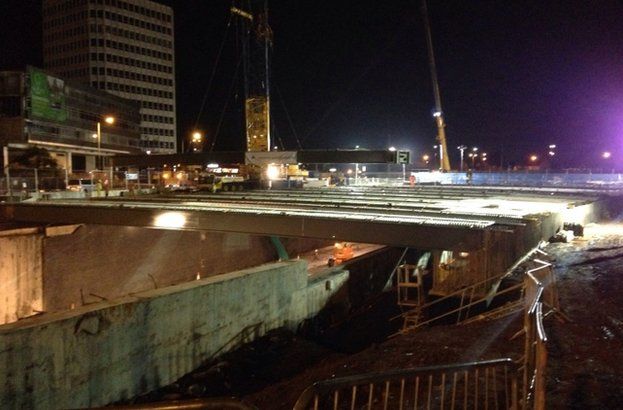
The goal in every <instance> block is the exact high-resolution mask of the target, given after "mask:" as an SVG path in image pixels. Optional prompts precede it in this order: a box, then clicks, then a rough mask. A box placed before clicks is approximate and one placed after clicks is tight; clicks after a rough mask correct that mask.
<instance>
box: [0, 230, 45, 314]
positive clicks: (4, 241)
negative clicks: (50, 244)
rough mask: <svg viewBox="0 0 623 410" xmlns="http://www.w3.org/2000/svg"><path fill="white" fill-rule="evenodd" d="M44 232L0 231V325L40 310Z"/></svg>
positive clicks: (41, 308)
mask: <svg viewBox="0 0 623 410" xmlns="http://www.w3.org/2000/svg"><path fill="white" fill-rule="evenodd" d="M42 248H43V233H42V232H41V230H40V229H38V228H19V229H9V230H0V325H2V324H4V323H10V322H14V321H16V320H18V319H21V318H25V317H28V316H31V315H34V314H36V313H37V311H41V310H43V265H42Z"/></svg>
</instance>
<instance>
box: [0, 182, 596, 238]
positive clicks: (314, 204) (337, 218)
mask: <svg viewBox="0 0 623 410" xmlns="http://www.w3.org/2000/svg"><path fill="white" fill-rule="evenodd" d="M594 199H595V198H594V197H589V196H585V195H581V194H575V195H571V194H569V193H564V194H556V195H550V193H545V192H544V193H538V192H536V193H535V192H530V193H526V192H517V191H510V192H509V191H507V190H504V191H500V190H491V191H483V190H481V189H471V190H469V189H462V190H456V189H451V188H440V187H424V188H421V187H418V188H415V189H414V188H382V189H381V188H376V189H371V188H363V189H361V188H358V189H354V188H348V189H314V190H287V191H286V190H275V191H252V192H244V193H242V192H240V193H219V194H182V195H175V196H139V197H135V198H127V197H124V198H91V199H81V200H50V201H39V202H22V203H18V204H5V205H3V206H2V207H0V212H1V213H2V215H3V216H4V217H5V218H6V219H8V220H11V221H18V222H30V223H33V222H36V223H45V224H75V223H87V224H89V223H90V224H105V225H126V226H139V227H148V228H159V229H181V230H209V231H220V232H240V233H247V234H257V235H278V236H288V237H307V238H319V239H335V240H342V241H351V242H364V243H376V244H385V245H394V246H409V247H414V248H420V249H457V248H461V249H465V250H470V249H480V248H482V247H483V243H484V240H485V239H484V238H485V236H484V232H485V231H487V230H513V229H514V227H516V226H522V225H524V224H525V222H526V221H527V220H528V219H530V218H534V217H535V216H537V217H538V215H551V214H552V213H554V214H555V213H559V212H563V210H564V209H567V208H568V207H573V206H575V205H580V204H585V203H587V202H590V201H592V200H594Z"/></svg>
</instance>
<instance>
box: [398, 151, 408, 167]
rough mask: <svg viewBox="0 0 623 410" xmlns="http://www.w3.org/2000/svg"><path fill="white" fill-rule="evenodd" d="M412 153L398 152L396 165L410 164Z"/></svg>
mask: <svg viewBox="0 0 623 410" xmlns="http://www.w3.org/2000/svg"><path fill="white" fill-rule="evenodd" d="M409 157H410V152H409V151H397V152H396V164H408V163H409Z"/></svg>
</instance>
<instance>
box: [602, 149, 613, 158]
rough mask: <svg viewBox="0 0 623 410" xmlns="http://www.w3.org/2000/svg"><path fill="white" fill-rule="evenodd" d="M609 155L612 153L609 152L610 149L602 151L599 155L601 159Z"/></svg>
mask: <svg viewBox="0 0 623 410" xmlns="http://www.w3.org/2000/svg"><path fill="white" fill-rule="evenodd" d="M611 155H612V154H611V153H610V151H604V152H603V153H602V154H601V157H602V158H603V159H608V158H610V156H611Z"/></svg>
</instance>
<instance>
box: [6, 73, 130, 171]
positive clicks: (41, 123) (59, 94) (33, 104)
mask: <svg viewBox="0 0 623 410" xmlns="http://www.w3.org/2000/svg"><path fill="white" fill-rule="evenodd" d="M139 110H140V104H139V103H137V102H135V101H130V100H126V99H123V98H121V97H117V96H114V95H111V94H108V93H106V92H104V91H99V90H96V89H94V88H91V87H89V86H85V85H83V84H80V83H74V82H72V81H66V80H64V79H62V78H60V77H58V76H55V75H52V74H50V73H48V72H46V71H43V70H41V69H38V68H34V67H27V68H26V70H25V71H2V72H0V145H2V147H3V148H4V155H3V164H5V165H6V164H7V163H8V162H9V161H10V157H13V156H14V155H16V153H17V152H19V150H22V149H25V148H29V147H32V146H35V147H40V148H45V149H47V150H48V151H49V152H50V154H51V156H52V157H53V158H54V159H55V160H56V162H57V163H58V165H59V167H60V168H65V169H67V170H68V172H70V173H71V172H74V171H90V170H93V169H97V168H100V169H101V168H103V167H105V166H107V164H108V158H109V157H111V156H113V155H117V154H138V153H140V152H141V150H140V148H139V145H140V143H139V141H140V121H141V118H140V113H139ZM107 119H108V120H107ZM98 124H99V125H98ZM98 128H99V130H100V131H99V132H98Z"/></svg>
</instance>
